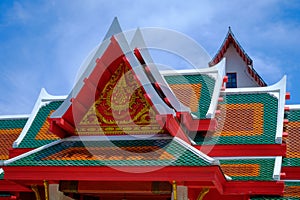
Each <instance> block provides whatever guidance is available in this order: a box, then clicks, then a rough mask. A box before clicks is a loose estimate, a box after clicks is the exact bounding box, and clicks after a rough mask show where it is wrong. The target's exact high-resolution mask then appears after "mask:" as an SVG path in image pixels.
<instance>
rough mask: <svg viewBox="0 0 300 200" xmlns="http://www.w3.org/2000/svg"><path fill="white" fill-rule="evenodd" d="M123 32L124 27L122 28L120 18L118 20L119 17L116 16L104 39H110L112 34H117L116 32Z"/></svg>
mask: <svg viewBox="0 0 300 200" xmlns="http://www.w3.org/2000/svg"><path fill="white" fill-rule="evenodd" d="M121 32H122V29H121V26H120V24H119V20H118V18H117V17H115V18H114V20H113V22H112V23H111V25H110V27H109V29H108V31H107V33H106V35H105V37H104V39H103V41H104V40H106V39H109V38H110V37H111V36H113V35H116V34H118V33H121Z"/></svg>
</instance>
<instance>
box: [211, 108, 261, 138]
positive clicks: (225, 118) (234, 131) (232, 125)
mask: <svg viewBox="0 0 300 200" xmlns="http://www.w3.org/2000/svg"><path fill="white" fill-rule="evenodd" d="M219 109H220V110H221V115H220V116H219V117H218V127H217V131H216V135H219V136H254V135H262V134H263V124H264V121H263V104H261V103H250V104H225V105H219Z"/></svg>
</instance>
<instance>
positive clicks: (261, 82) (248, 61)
mask: <svg viewBox="0 0 300 200" xmlns="http://www.w3.org/2000/svg"><path fill="white" fill-rule="evenodd" d="M230 44H232V45H233V46H234V48H235V49H236V51H237V53H238V54H239V55H240V57H241V58H242V59H243V61H244V62H245V64H246V66H247V72H248V73H249V75H250V76H251V77H252V78H253V79H254V80H255V81H256V82H257V84H258V85H259V86H267V84H266V82H265V81H264V80H263V79H262V78H261V77H260V75H259V74H258V73H257V72H256V70H255V69H254V68H253V61H252V59H251V58H250V57H249V56H248V54H247V53H246V51H245V50H244V49H243V47H242V46H241V45H240V44H239V42H238V40H237V39H236V38H235V36H234V34H233V32H232V31H231V28H230V27H229V28H228V32H227V35H226V37H225V39H224V41H223V43H222V45H221V47H220V48H219V50H218V51H217V53H216V55H215V56H214V57H213V59H212V60H211V61H210V62H209V66H213V65H216V64H217V63H219V62H220V61H221V60H222V58H223V57H224V55H225V53H226V51H227V49H228V47H229V46H230Z"/></svg>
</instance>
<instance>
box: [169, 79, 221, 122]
mask: <svg viewBox="0 0 300 200" xmlns="http://www.w3.org/2000/svg"><path fill="white" fill-rule="evenodd" d="M164 78H165V80H166V81H167V83H168V84H169V86H170V88H171V89H172V91H173V92H174V94H175V96H176V97H177V98H178V99H179V101H181V103H183V104H184V105H185V106H187V107H189V108H190V109H191V111H192V114H194V116H196V117H197V118H200V119H204V118H206V113H207V111H208V109H209V106H210V104H211V99H212V95H213V90H214V87H215V80H214V79H213V78H212V77H210V76H208V75H206V74H195V75H181V74H180V75H173V76H164ZM186 97H189V98H186Z"/></svg>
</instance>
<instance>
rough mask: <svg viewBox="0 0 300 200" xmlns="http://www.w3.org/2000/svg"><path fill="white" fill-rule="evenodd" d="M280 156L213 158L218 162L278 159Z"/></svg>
mask: <svg viewBox="0 0 300 200" xmlns="http://www.w3.org/2000/svg"><path fill="white" fill-rule="evenodd" d="M276 157H278V156H249V157H245V156H235V157H213V158H214V159H216V160H258V159H276Z"/></svg>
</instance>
